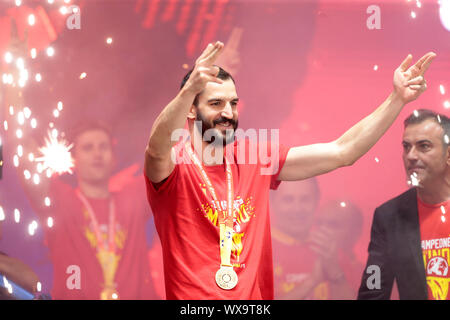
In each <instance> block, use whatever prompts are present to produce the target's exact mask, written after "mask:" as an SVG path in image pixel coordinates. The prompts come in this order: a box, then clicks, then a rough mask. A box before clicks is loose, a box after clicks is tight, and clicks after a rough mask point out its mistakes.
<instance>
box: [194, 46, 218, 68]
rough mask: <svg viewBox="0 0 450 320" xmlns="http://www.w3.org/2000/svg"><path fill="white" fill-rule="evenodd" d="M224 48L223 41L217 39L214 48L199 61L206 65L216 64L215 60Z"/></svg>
mask: <svg viewBox="0 0 450 320" xmlns="http://www.w3.org/2000/svg"><path fill="white" fill-rule="evenodd" d="M222 49H223V43H222V42H219V41H217V42H216V43H215V44H214V49H213V50H212V51H211V53H209V54H208V55H207V56H206V57H205V58H203V59H201V60H200V61H199V63H201V64H202V65H204V66H212V65H213V64H214V61H216V59H217V58H218V57H219V55H220V53H221V52H222Z"/></svg>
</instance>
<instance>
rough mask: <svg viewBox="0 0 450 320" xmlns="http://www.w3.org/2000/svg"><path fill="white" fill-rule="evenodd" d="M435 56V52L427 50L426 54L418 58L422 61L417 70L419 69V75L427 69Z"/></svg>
mask: <svg viewBox="0 0 450 320" xmlns="http://www.w3.org/2000/svg"><path fill="white" fill-rule="evenodd" d="M435 57H436V54H435V53H434V52H428V53H427V54H426V55H424V56H423V57H422V58H421V59H420V60H423V61H422V63H421V64H420V65H419V67H418V68H419V70H420V72H419V75H423V74H424V73H425V72H426V71H427V70H428V68H429V67H430V64H431V62H432V61H433V60H434V58H435ZM420 60H419V61H420ZM419 61H418V62H419Z"/></svg>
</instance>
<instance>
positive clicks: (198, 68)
mask: <svg viewBox="0 0 450 320" xmlns="http://www.w3.org/2000/svg"><path fill="white" fill-rule="evenodd" d="M223 47H224V45H223V43H222V42H220V41H217V42H216V43H214V44H211V43H210V44H208V46H207V47H206V49H205V50H204V51H203V53H202V54H201V55H200V56H199V57H198V58H197V60H196V61H195V67H194V69H193V71H192V73H191V75H190V76H189V79H188V81H187V82H186V85H185V88H186V90H189V91H192V92H193V93H195V94H198V93H200V92H201V91H203V89H205V87H206V84H207V83H208V82H215V83H223V81H222V80H220V79H218V78H217V75H218V73H219V67H217V66H214V62H215V61H216V60H217V58H218V57H219V55H220V54H221V52H222V49H223Z"/></svg>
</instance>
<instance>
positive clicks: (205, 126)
mask: <svg viewBox="0 0 450 320" xmlns="http://www.w3.org/2000/svg"><path fill="white" fill-rule="evenodd" d="M195 120H196V124H197V123H199V122H201V124H202V126H201V132H202V138H204V137H205V133H206V131H208V130H214V135H212V139H211V141H207V142H209V143H211V144H215V145H223V146H226V145H227V144H229V143H232V142H234V134H235V132H236V129H237V127H238V124H239V121H238V120H237V119H236V120H234V119H228V118H224V117H220V118H218V119H216V120H213V121H212V122H211V121H208V120H207V119H206V118H205V117H204V116H203V114H202V113H201V112H200V110H198V108H197V116H196V118H195ZM227 122H228V123H230V124H231V126H230V129H227V130H225V132H222V131H220V130H219V129H217V128H215V126H216V125H218V124H221V123H227ZM196 126H197V129H198V130H199V129H200V128H199V127H198V125H196ZM219 137H220V138H219Z"/></svg>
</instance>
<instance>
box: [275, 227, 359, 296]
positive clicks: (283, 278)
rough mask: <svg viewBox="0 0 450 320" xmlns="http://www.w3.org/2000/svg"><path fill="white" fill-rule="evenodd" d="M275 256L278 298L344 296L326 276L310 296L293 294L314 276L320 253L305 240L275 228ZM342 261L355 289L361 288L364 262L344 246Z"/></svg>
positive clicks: (341, 264)
mask: <svg viewBox="0 0 450 320" xmlns="http://www.w3.org/2000/svg"><path fill="white" fill-rule="evenodd" d="M272 239H273V252H274V254H273V256H274V266H275V277H274V279H275V299H281V300H284V299H300V298H302V299H305V300H330V299H342V298H341V297H340V296H339V293H333V292H332V290H331V286H330V283H329V282H328V281H326V280H324V281H322V282H320V283H319V284H317V285H316V286H315V287H314V288H313V289H312V290H311V292H310V293H309V294H308V296H307V297H306V298H303V297H293V296H292V292H294V291H293V290H295V289H296V288H297V287H298V286H301V285H304V281H305V280H307V279H308V278H310V277H311V274H312V273H313V271H314V267H315V263H316V261H317V259H318V257H317V254H316V253H315V252H314V251H313V250H311V249H310V248H309V246H308V245H306V244H304V243H293V242H291V241H290V239H287V238H286V237H285V236H283V234H282V233H281V232H276V233H275V232H273V233H272ZM337 262H338V264H339V267H340V268H341V269H342V271H343V272H344V275H345V279H346V281H347V283H348V285H349V286H350V288H351V289H353V290H354V292H355V297H356V292H357V290H358V287H359V284H360V281H361V272H362V271H363V268H364V266H363V265H362V263H360V262H359V261H357V260H356V259H354V258H350V257H349V254H346V252H344V251H343V250H339V253H338V261H337Z"/></svg>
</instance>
